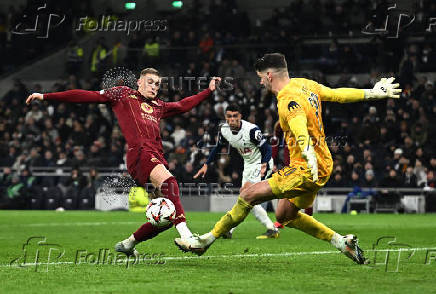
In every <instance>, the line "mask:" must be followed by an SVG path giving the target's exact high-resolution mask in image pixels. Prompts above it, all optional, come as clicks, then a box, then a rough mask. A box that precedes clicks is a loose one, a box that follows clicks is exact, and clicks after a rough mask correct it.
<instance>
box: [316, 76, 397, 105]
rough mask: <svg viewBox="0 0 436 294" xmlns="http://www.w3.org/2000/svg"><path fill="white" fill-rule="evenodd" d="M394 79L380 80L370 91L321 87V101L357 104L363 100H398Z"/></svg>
mask: <svg viewBox="0 0 436 294" xmlns="http://www.w3.org/2000/svg"><path fill="white" fill-rule="evenodd" d="M394 80H395V78H389V79H386V78H382V79H381V80H380V81H379V82H377V83H376V84H375V86H374V88H372V89H354V88H338V89H331V88H329V87H326V86H323V85H321V89H320V95H321V100H322V101H331V102H339V103H351V102H359V101H363V100H372V99H384V98H393V99H398V98H400V93H401V89H398V87H399V86H400V84H393V81H394Z"/></svg>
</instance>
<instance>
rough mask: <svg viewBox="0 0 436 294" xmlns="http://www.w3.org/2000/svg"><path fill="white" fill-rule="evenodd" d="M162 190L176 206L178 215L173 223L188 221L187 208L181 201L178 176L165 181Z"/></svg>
mask: <svg viewBox="0 0 436 294" xmlns="http://www.w3.org/2000/svg"><path fill="white" fill-rule="evenodd" d="M160 191H161V192H162V194H163V195H164V197H165V198H168V199H169V200H171V202H173V203H174V206H175V207H176V217H175V219H174V221H173V224H174V225H175V226H176V225H178V224H179V223H182V222H186V218H185V210H184V209H183V206H182V202H180V197H179V185H178V184H177V181H176V178H175V177H170V178H168V179H167V180H166V181H165V182H163V183H162V186H161V188H160Z"/></svg>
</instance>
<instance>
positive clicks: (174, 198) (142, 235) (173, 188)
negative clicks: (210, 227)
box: [115, 164, 192, 256]
mask: <svg viewBox="0 0 436 294" xmlns="http://www.w3.org/2000/svg"><path fill="white" fill-rule="evenodd" d="M150 181H151V183H152V185H153V186H154V187H155V188H156V189H158V190H160V193H161V194H162V197H165V198H168V199H170V200H171V202H173V204H174V206H175V207H176V217H175V221H174V223H173V224H174V225H175V226H176V229H177V231H178V232H179V234H180V236H181V237H182V238H189V237H190V236H192V233H191V231H190V230H189V228H188V227H187V226H186V219H185V212H184V210H183V206H182V204H181V202H180V197H179V187H178V184H177V181H176V179H175V178H174V177H173V175H172V174H171V173H170V172H169V171H168V170H167V169H166V167H165V166H164V165H163V164H159V165H156V166H155V167H154V168H153V170H152V171H151V173H150ZM171 227H172V225H170V226H168V227H164V228H161V227H155V226H153V225H152V224H151V223H150V222H147V223H145V224H143V225H142V226H141V227H140V228H138V230H136V232H134V233H133V234H132V235H131V236H130V237H129V238H127V239H125V240H123V241H121V242H118V243H117V244H116V245H115V250H116V251H118V252H123V253H125V254H126V255H128V256H129V255H136V253H137V252H136V250H135V249H134V248H135V246H136V244H138V243H140V242H143V241H146V240H149V239H152V238H154V237H156V236H157V235H158V234H160V233H162V232H163V231H166V230H167V229H169V228H171Z"/></svg>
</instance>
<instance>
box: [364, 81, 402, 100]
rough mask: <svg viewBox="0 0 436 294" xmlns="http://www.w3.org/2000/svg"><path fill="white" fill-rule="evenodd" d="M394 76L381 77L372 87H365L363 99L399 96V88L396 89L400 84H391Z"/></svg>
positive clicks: (396, 97)
mask: <svg viewBox="0 0 436 294" xmlns="http://www.w3.org/2000/svg"><path fill="white" fill-rule="evenodd" d="M394 80H395V78H389V79H386V78H382V79H381V80H380V81H378V82H377V83H376V84H375V86H374V88H372V89H365V90H363V91H364V92H365V99H384V98H394V99H398V98H400V93H401V89H398V87H399V86H400V84H392V82H393V81H394Z"/></svg>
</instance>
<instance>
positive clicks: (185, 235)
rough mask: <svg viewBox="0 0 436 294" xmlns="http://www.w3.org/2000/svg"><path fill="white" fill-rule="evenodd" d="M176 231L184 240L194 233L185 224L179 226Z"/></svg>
mask: <svg viewBox="0 0 436 294" xmlns="http://www.w3.org/2000/svg"><path fill="white" fill-rule="evenodd" d="M176 229H177V231H178V232H179V234H180V238H182V239H187V238H189V237H191V236H192V233H191V231H190V230H189V228H188V226H187V225H186V223H185V222H182V223H179V224H177V225H176Z"/></svg>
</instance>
